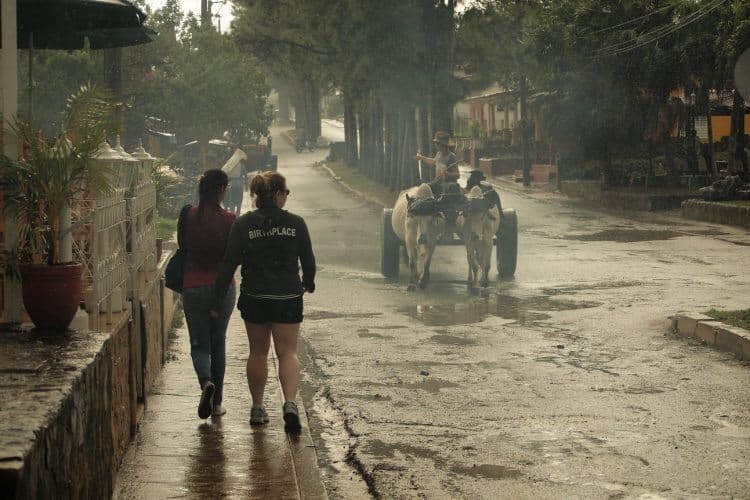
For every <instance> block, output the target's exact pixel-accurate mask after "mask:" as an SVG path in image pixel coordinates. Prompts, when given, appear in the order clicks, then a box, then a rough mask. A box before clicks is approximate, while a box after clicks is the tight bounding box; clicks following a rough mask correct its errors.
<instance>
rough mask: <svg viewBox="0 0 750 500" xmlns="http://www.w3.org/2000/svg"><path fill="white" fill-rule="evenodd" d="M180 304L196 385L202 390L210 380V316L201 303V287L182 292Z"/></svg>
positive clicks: (204, 305)
mask: <svg viewBox="0 0 750 500" xmlns="http://www.w3.org/2000/svg"><path fill="white" fill-rule="evenodd" d="M182 304H183V309H184V312H185V322H186V323H187V328H188V334H189V336H190V357H191V358H192V359H193V368H194V369H195V374H196V375H198V383H199V384H200V387H201V388H203V385H204V384H205V383H206V382H208V381H209V380H211V340H210V331H211V316H210V314H209V310H208V307H207V306H206V304H205V303H204V301H203V294H202V291H201V287H195V288H186V289H185V290H183V292H182Z"/></svg>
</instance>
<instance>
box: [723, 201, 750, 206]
mask: <svg viewBox="0 0 750 500" xmlns="http://www.w3.org/2000/svg"><path fill="white" fill-rule="evenodd" d="M719 203H721V204H723V205H734V206H736V207H750V200H731V201H721V202H719Z"/></svg>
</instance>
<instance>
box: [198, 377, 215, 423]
mask: <svg viewBox="0 0 750 500" xmlns="http://www.w3.org/2000/svg"><path fill="white" fill-rule="evenodd" d="M215 392H216V386H215V385H214V383H213V382H211V381H209V382H206V384H205V385H204V386H203V391H201V400H200V403H198V417H199V418H208V417H210V416H211V409H212V408H213V406H214V393H215Z"/></svg>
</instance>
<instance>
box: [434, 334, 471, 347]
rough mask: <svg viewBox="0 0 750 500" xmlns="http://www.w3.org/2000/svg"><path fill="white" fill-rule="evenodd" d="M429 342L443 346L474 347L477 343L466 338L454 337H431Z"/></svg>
mask: <svg viewBox="0 0 750 500" xmlns="http://www.w3.org/2000/svg"><path fill="white" fill-rule="evenodd" d="M430 340H432V341H433V342H436V343H438V344H444V345H474V344H476V343H477V341H476V340H474V339H469V338H466V337H456V336H454V335H433V336H432V337H430Z"/></svg>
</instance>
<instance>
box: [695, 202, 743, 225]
mask: <svg viewBox="0 0 750 500" xmlns="http://www.w3.org/2000/svg"><path fill="white" fill-rule="evenodd" d="M681 210H682V216H683V217H685V218H687V219H694V220H702V221H708V222H717V223H719V224H728V225H730V226H740V227H747V228H750V206H738V205H734V204H731V203H722V202H716V201H703V200H699V199H694V200H686V201H684V202H682V206H681Z"/></svg>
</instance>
